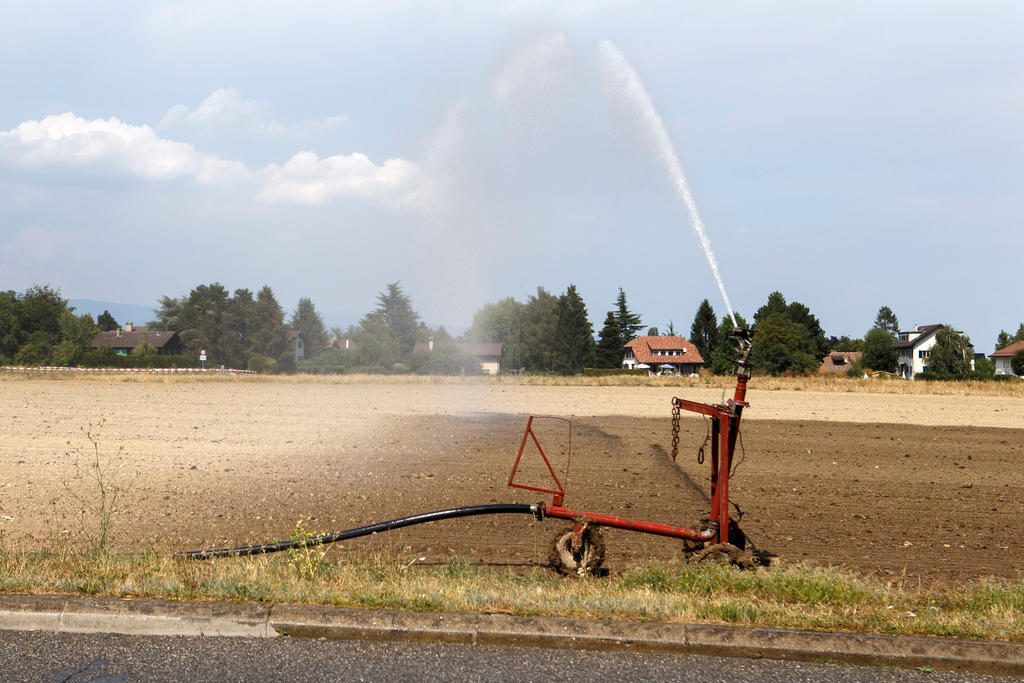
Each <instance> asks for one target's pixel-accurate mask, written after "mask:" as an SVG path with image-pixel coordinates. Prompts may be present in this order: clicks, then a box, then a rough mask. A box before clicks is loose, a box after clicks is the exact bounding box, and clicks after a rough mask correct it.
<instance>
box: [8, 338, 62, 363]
mask: <svg viewBox="0 0 1024 683" xmlns="http://www.w3.org/2000/svg"><path fill="white" fill-rule="evenodd" d="M52 353H53V347H51V346H50V345H49V344H47V343H46V342H29V343H28V344H25V345H24V346H22V347H21V348H20V349H18V352H17V353H16V354H14V364H15V365H49V364H50V355H51V354H52Z"/></svg>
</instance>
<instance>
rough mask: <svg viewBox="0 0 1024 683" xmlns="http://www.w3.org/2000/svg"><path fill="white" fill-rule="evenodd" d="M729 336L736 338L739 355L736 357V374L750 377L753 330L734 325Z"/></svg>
mask: <svg viewBox="0 0 1024 683" xmlns="http://www.w3.org/2000/svg"><path fill="white" fill-rule="evenodd" d="M729 336H731V337H732V338H734V339H735V340H736V346H737V347H738V350H739V353H740V355H739V357H738V358H737V359H736V374H737V375H740V376H743V377H750V372H751V370H752V369H753V366H752V365H751V364H750V349H751V348H752V347H753V345H754V342H753V339H754V332H753V331H752V330H749V329H746V328H739V327H734V328H733V329H732V332H730V333H729Z"/></svg>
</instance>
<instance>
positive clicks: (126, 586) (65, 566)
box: [0, 549, 1024, 640]
mask: <svg viewBox="0 0 1024 683" xmlns="http://www.w3.org/2000/svg"><path fill="white" fill-rule="evenodd" d="M0 592H2V593H72V594H88V595H107V596H117V597H128V596H138V597H154V598H165V599H171V600H227V601H237V602H280V603H304V604H317V605H335V606H339V607H354V608H390V609H403V610H416V611H445V612H486V613H502V614H515V615H524V616H532V615H548V616H563V617H588V618H604V619H622V620H640V621H680V622H682V621H686V622H691V621H696V622H710V623H727V624H744V625H752V626H755V625H756V626H772V627H780V628H791V629H801V630H815V631H857V632H875V633H883V634H890V635H910V634H913V635H936V636H945V637H954V638H968V639H994V640H1024V579H1017V580H1012V581H1011V580H1002V579H987V580H983V581H979V582H976V583H973V584H968V585H965V586H955V587H944V588H936V589H924V588H920V587H916V586H912V585H907V584H903V583H899V582H895V583H893V582H889V583H883V582H882V581H881V580H879V579H875V578H871V577H863V576H857V575H855V574H853V573H851V572H848V571H844V570H841V569H835V568H822V567H816V566H813V565H807V564H782V565H779V566H776V567H773V568H771V569H760V570H757V571H740V570H738V569H735V568H731V567H727V566H721V565H700V566H695V565H688V564H685V563H682V562H668V563H651V564H648V565H644V566H640V567H636V568H633V569H629V570H626V571H623V572H621V573H618V572H617V573H613V574H611V575H609V576H606V577H603V578H590V577H584V578H581V579H565V578H561V577H558V576H556V575H555V574H554V573H553V572H551V571H550V570H548V569H546V568H542V567H536V568H533V569H529V570H526V571H525V572H524V571H522V570H521V569H517V570H512V569H510V568H501V567H490V566H479V565H475V564H471V563H468V562H462V561H452V562H448V563H445V564H430V565H427V564H421V563H420V562H418V558H393V557H384V556H378V557H376V558H372V559H363V560H355V561H353V560H347V561H345V562H343V563H342V562H333V561H330V560H327V559H325V558H324V556H323V554H322V553H321V552H320V551H318V550H317V549H302V550H298V551H295V552H292V553H289V554H286V555H285V554H282V555H273V556H257V557H250V558H228V559H217V560H208V561H202V562H195V561H185V560H179V559H176V558H173V557H171V556H170V555H169V554H167V553H165V552H162V551H155V550H154V551H147V552H143V553H118V554H113V553H99V554H97V553H88V552H78V551H64V552H14V551H10V550H0Z"/></svg>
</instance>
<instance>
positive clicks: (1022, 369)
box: [1010, 349, 1024, 376]
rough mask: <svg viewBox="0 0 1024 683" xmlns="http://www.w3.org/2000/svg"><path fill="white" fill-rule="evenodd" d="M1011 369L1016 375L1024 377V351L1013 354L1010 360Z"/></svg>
mask: <svg viewBox="0 0 1024 683" xmlns="http://www.w3.org/2000/svg"><path fill="white" fill-rule="evenodd" d="M1010 369H1011V370H1013V374H1015V375H1018V376H1020V375H1024V349H1021V350H1020V351H1018V352H1017V353H1015V354H1013V356H1012V357H1011V358H1010Z"/></svg>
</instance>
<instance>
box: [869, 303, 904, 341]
mask: <svg viewBox="0 0 1024 683" xmlns="http://www.w3.org/2000/svg"><path fill="white" fill-rule="evenodd" d="M873 327H874V328H880V329H883V330H885V331H886V332H888V333H889V334H891V335H892V336H893V338H894V339H898V338H899V336H900V321H899V320H898V319H897V318H896V314H895V313H893V312H892V309H891V308H889V307H888V306H882V307H881V308H879V309H878V315H876V316H875V324H874V326H873Z"/></svg>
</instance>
